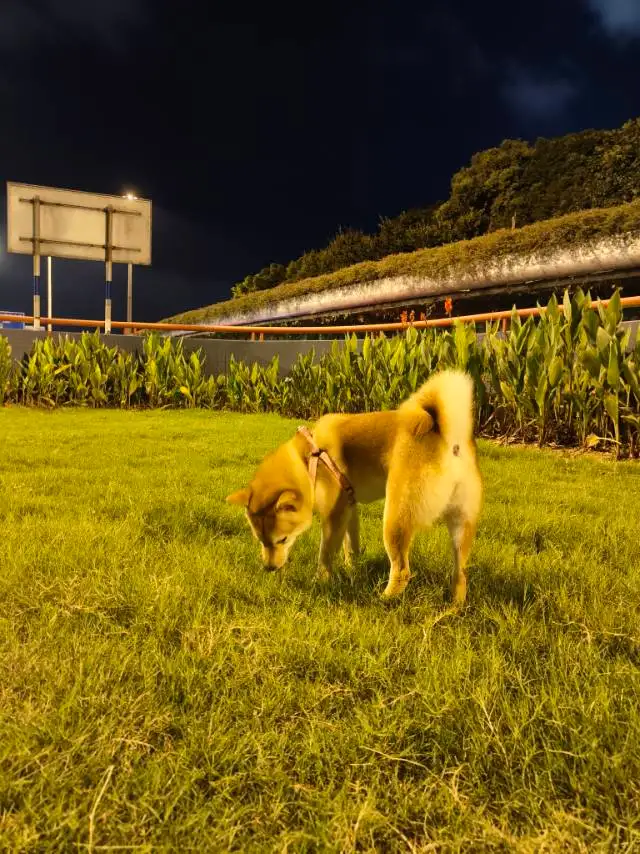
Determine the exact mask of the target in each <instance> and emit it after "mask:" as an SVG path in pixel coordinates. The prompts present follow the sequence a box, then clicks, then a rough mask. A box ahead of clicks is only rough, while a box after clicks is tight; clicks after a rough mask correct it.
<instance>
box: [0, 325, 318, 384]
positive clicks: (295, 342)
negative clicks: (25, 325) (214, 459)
mask: <svg viewBox="0 0 640 854" xmlns="http://www.w3.org/2000/svg"><path fill="white" fill-rule="evenodd" d="M57 334H58V333H55V332H54V336H56V335H57ZM65 334H66V335H68V336H69V338H75V339H78V338H80V333H79V332H71V333H65ZM46 335H47V333H46V331H44V330H41V331H39V332H36V331H34V330H32V329H0V336H4V337H5V338H7V339H8V341H9V344H10V345H11V350H12V355H13V357H14V358H15V359H16V360H18V361H19V360H20V359H22V357H23V356H24V354H25V353H28V352H29V351H30V350H31V345H32V344H33V342H34V340H35V339H36V338H45V337H46ZM102 340H103V341H104V343H105V344H106V345H107V346H108V347H115V346H117V347H120V348H121V349H122V350H126V351H127V352H129V353H133V352H136V351H137V350H140V348H141V346H142V344H141V340H142V339H141V338H140V337H139V336H137V335H103V336H102ZM331 344H332V342H331V341H313V340H307V339H302V340H300V339H292V340H291V341H239V340H222V339H220V340H216V339H212V338H185V339H184V349H185V352H186V353H191V352H192V351H193V350H202V351H203V352H204V354H205V356H206V360H207V361H206V372H207V373H208V374H216V375H217V374H223V373H226V370H227V366H228V364H229V359H230V358H231V356H232V355H233V356H234V357H235V358H236V360H237V361H240V362H249V363H251V364H253V363H254V362H258V363H259V364H263V365H266V364H268V363H269V362H270V361H271V359H272V358H273V357H274V356H275V355H277V356H279V358H280V370H281V372H282V373H284V374H286V373H288V372H289V370H290V368H291V366H292V365H293V363H294V362H295V361H296V359H297V358H298V356H299V355H300V354H301V353H302V354H306V353H308V352H309V351H310V350H314V351H315V353H316V356H318V357H319V356H321V355H323V354H324V353H326V352H328V350H330V349H331Z"/></svg>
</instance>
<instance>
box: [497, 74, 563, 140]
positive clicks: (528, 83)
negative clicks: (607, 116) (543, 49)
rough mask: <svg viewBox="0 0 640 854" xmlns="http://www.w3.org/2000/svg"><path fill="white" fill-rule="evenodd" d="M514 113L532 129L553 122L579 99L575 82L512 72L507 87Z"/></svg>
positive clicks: (505, 91)
mask: <svg viewBox="0 0 640 854" xmlns="http://www.w3.org/2000/svg"><path fill="white" fill-rule="evenodd" d="M503 95H504V98H505V100H506V102H507V104H508V105H509V107H510V109H511V110H513V112H514V113H515V114H516V115H517V116H518V117H519V118H520V119H521V120H523V121H525V122H526V123H527V124H528V125H531V124H533V125H536V124H537V125H538V126H541V123H542V125H544V123H546V122H553V121H555V120H556V119H557V118H558V117H559V116H562V114H563V113H565V112H566V111H567V109H568V108H569V107H570V105H571V104H572V102H573V101H574V100H575V98H576V97H577V95H578V88H577V86H576V84H575V83H574V82H572V81H571V80H569V79H567V78H565V77H548V76H546V75H543V74H542V73H540V72H534V71H529V70H525V69H516V70H512V71H511V74H510V76H509V80H507V82H506V83H505V84H504V86H503Z"/></svg>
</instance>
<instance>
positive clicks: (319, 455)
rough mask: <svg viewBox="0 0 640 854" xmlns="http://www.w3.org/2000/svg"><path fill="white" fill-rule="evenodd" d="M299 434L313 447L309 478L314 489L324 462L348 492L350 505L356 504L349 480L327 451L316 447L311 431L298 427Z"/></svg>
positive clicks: (310, 456)
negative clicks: (320, 465) (320, 462)
mask: <svg viewBox="0 0 640 854" xmlns="http://www.w3.org/2000/svg"><path fill="white" fill-rule="evenodd" d="M298 433H300V435H301V436H303V437H304V438H305V439H306V440H307V442H308V443H309V445H310V446H311V454H310V455H309V477H310V478H311V485H312V486H313V488H314V489H315V487H316V476H317V473H318V460H322V462H323V463H324V464H325V466H326V467H327V468H328V469H329V471H330V472H331V474H332V475H333V477H334V478H335V479H336V480H337V481H338V483H339V484H340V488H341V489H342V490H343V491H344V492H346V494H347V498H348V499H349V504H355V503H356V495H355V491H354V489H353V486H352V485H351V482H350V480H349V478H348V477H347V476H346V475H345V474H343V472H341V471H340V469H339V468H338V466H337V465H336V464H335V463H334V461H333V460H332V459H331V457H330V456H329V454H328V453H327V452H326V451H323V450H321V449H320V448H319V447H318V446H317V445H316V443H315V440H314V438H313V436H312V435H311V431H310V430H308V429H307V428H306V427H298Z"/></svg>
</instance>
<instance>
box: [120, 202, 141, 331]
mask: <svg viewBox="0 0 640 854" xmlns="http://www.w3.org/2000/svg"><path fill="white" fill-rule="evenodd" d="M122 198H123V199H127V200H128V201H130V202H135V201H136V199H137V198H138V197H137V196H136V194H135V193H132V192H131V190H129V191H128V192H126V193H124V194H123V196H122ZM132 320H133V264H132V263H131V262H129V263H128V264H127V323H131V322H132ZM132 331H133V330H132V328H131V327H128V328H127V334H129V335H131V333H132Z"/></svg>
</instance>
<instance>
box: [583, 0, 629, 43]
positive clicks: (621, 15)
mask: <svg viewBox="0 0 640 854" xmlns="http://www.w3.org/2000/svg"><path fill="white" fill-rule="evenodd" d="M587 2H588V4H589V6H590V8H591V10H592V11H593V12H594V13H595V14H596V15H597V16H598V18H599V20H600V23H601V25H602V27H603V28H604V30H605V31H606V32H607V33H608V34H609V35H610V36H613V37H614V38H618V39H622V40H627V39H630V38H638V37H640V2H639V0H587Z"/></svg>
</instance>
